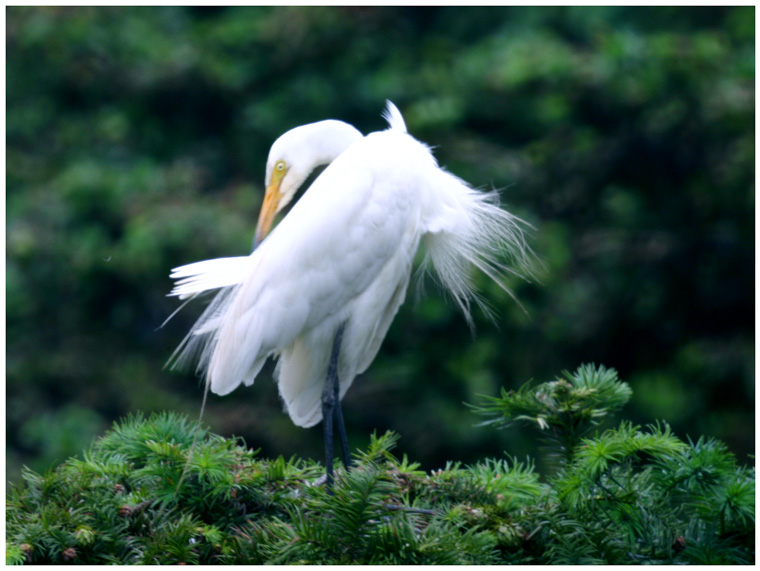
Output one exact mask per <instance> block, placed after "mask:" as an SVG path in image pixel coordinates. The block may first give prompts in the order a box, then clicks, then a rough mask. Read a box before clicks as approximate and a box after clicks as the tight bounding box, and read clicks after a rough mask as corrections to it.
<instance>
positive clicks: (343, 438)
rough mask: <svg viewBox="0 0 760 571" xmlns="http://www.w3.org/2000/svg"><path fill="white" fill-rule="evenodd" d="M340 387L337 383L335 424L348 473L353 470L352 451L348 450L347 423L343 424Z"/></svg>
mask: <svg viewBox="0 0 760 571" xmlns="http://www.w3.org/2000/svg"><path fill="white" fill-rule="evenodd" d="M339 390H340V388H339V385H338V383H335V412H334V413H333V414H335V424H336V425H337V426H338V438H340V448H341V451H342V452H343V466H345V468H346V472H348V471H349V470H350V469H351V451H350V450H349V449H348V436H347V435H346V423H345V422H343V408H342V407H341V405H340V394H339Z"/></svg>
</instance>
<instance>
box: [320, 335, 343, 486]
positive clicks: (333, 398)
mask: <svg viewBox="0 0 760 571" xmlns="http://www.w3.org/2000/svg"><path fill="white" fill-rule="evenodd" d="M343 327H344V325H341V326H340V327H339V328H338V332H337V333H336V334H335V341H333V347H332V353H331V354H330V364H329V366H328V367H327V379H325V387H324V389H322V425H323V427H324V436H325V468H326V474H327V489H328V490H329V491H330V493H332V484H333V428H334V423H335V422H336V421H337V422H338V435H339V437H340V440H341V442H340V443H341V446H342V447H343V457H344V461H345V457H346V455H347V451H348V440H347V438H346V427H345V426H344V425H343V413H342V411H341V409H340V395H339V390H340V388H339V387H340V385H339V381H338V356H339V355H340V344H341V341H342V340H343Z"/></svg>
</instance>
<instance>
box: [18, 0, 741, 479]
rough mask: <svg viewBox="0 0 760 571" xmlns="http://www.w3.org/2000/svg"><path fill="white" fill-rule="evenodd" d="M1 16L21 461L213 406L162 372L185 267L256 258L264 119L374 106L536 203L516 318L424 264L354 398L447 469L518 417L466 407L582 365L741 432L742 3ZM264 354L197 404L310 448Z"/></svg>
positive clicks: (50, 459)
mask: <svg viewBox="0 0 760 571" xmlns="http://www.w3.org/2000/svg"><path fill="white" fill-rule="evenodd" d="M6 14H7V16H6V18H7V20H6V24H7V30H6V32H7V39H6V42H7V75H6V77H7V124H6V129H7V130H6V140H7V155H6V158H7V172H6V183H7V218H6V225H7V235H6V238H7V257H6V300H7V324H6V327H7V346H6V357H7V360H6V362H7V388H6V390H7V411H6V412H7V421H6V422H7V466H8V468H7V470H8V478H10V479H12V480H13V479H16V478H17V477H18V474H19V471H20V466H21V465H22V464H26V465H29V466H30V467H32V468H34V469H36V470H44V469H46V468H48V467H50V466H52V465H54V464H56V463H58V462H60V461H62V460H64V459H65V458H66V457H68V456H69V455H72V454H76V453H78V452H80V451H81V450H82V448H84V447H86V446H87V444H88V443H89V441H90V440H91V438H92V437H93V436H95V435H98V434H100V433H101V432H102V431H103V430H104V429H105V428H106V427H108V426H109V425H110V423H111V422H112V421H113V420H114V419H116V418H119V417H121V416H124V415H126V414H127V413H130V412H135V411H138V410H141V411H146V412H148V411H153V410H175V411H180V412H185V413H187V414H189V415H191V416H193V417H195V416H197V414H198V410H199V407H200V402H201V396H202V391H201V389H200V385H199V381H198V379H197V378H196V377H195V376H194V375H193V374H192V373H191V372H190V373H187V374H178V373H174V372H169V371H166V370H162V366H163V364H164V363H165V361H166V360H167V359H168V357H169V355H170V354H171V352H172V350H173V349H174V347H175V346H176V345H177V344H178V343H179V342H180V340H181V339H182V338H183V336H184V335H185V333H186V332H187V330H188V329H189V327H190V326H191V324H192V323H193V322H194V320H195V318H196V317H197V316H198V315H199V314H200V312H201V311H202V309H203V305H202V304H195V305H194V306H189V307H187V308H185V309H184V310H183V311H182V312H180V313H179V314H178V315H177V316H176V317H175V318H174V319H172V320H171V321H170V322H169V323H168V324H167V325H166V326H165V327H163V328H160V325H161V323H162V322H163V321H164V320H165V319H166V318H167V317H168V316H169V315H170V314H171V312H172V311H173V310H174V309H176V308H177V306H178V302H177V300H176V299H173V298H172V299H170V298H167V297H166V294H167V292H168V291H169V290H170V288H171V283H170V280H169V278H168V275H169V271H170V269H171V268H173V267H175V266H178V265H181V264H185V263H189V262H192V261H196V260H201V259H206V258H211V257H218V256H231V255H245V254H247V253H248V251H249V249H250V244H251V239H252V236H253V231H254V226H255V221H256V217H257V214H258V209H259V206H260V203H261V200H262V196H263V188H262V186H263V178H264V166H265V161H266V157H267V153H268V150H269V146H270V145H271V143H272V142H273V141H274V140H275V139H276V138H277V137H278V136H279V135H280V134H282V133H283V132H284V131H286V130H287V129H290V128H292V127H294V126H297V125H300V124H303V123H308V122H313V121H317V120H321V119H326V118H336V119H341V120H345V121H348V122H350V123H352V124H354V125H355V126H356V127H357V128H359V129H360V130H361V131H363V132H365V133H366V132H371V131H374V130H378V129H383V128H385V124H384V121H383V120H382V119H381V117H380V113H381V111H382V109H383V106H384V102H385V100H386V99H391V100H392V101H394V102H395V103H396V104H397V105H398V106H399V108H400V109H401V111H402V113H404V115H405V117H406V120H407V123H408V126H409V129H410V132H411V133H412V134H413V135H415V136H416V137H417V138H419V139H420V140H422V141H425V142H426V143H428V144H430V145H433V146H435V153H436V155H437V157H438V159H439V161H440V162H441V163H442V164H444V165H446V166H447V168H448V169H449V170H451V171H452V172H454V173H455V174H457V175H459V176H461V177H463V178H465V179H466V180H468V181H469V182H470V183H472V184H473V185H475V186H478V187H484V188H490V187H496V188H499V189H502V191H501V193H502V201H503V203H504V204H505V206H506V207H507V208H508V209H509V210H510V211H512V212H514V213H515V214H517V215H519V216H521V217H523V218H524V219H526V220H528V221H530V222H531V223H532V224H533V225H535V227H536V231H535V232H534V233H533V235H532V237H531V243H532V246H533V248H534V250H535V251H536V252H537V253H538V255H539V256H540V257H541V258H542V259H543V260H544V262H545V264H546V270H545V272H544V273H543V274H542V275H541V277H540V283H532V284H528V283H524V282H519V281H514V283H513V286H514V288H515V291H516V293H517V296H518V298H519V299H520V300H521V302H522V303H523V304H524V305H525V307H526V309H527V311H528V313H529V317H526V316H525V314H524V313H523V312H522V311H521V310H520V308H519V307H518V306H517V305H516V304H515V303H514V302H513V301H512V300H510V299H509V297H508V296H507V295H506V294H505V293H503V292H501V291H500V290H498V288H496V287H494V286H493V285H492V284H490V283H488V281H487V280H486V279H484V278H483V276H479V277H478V283H479V284H480V285H481V287H482V288H483V290H484V295H485V297H486V298H487V299H488V300H489V302H490V304H491V305H492V306H493V307H494V308H495V311H496V314H497V317H498V323H497V324H493V323H491V322H490V321H488V319H487V318H485V316H483V315H482V314H478V315H476V322H477V335H476V337H475V338H473V337H472V336H471V335H470V332H469V331H468V328H467V326H466V323H465V322H464V320H463V318H462V317H461V315H459V314H458V313H457V311H456V310H455V308H454V306H453V305H452V304H451V303H448V302H447V301H446V300H445V298H444V297H443V296H442V295H441V293H440V291H438V290H437V289H436V287H435V286H434V285H433V284H430V287H427V296H426V297H423V298H421V299H419V300H418V301H415V300H414V299H410V300H409V301H407V303H406V304H405V305H404V307H403V308H402V310H401V312H400V314H399V315H398V317H397V319H396V321H395V323H394V325H393V327H392V328H391V330H390V333H389V335H388V338H387V339H386V342H385V344H384V346H383V349H382V351H381V353H380V355H379V356H378V358H377V360H376V361H375V363H374V364H373V365H372V367H371V368H370V369H369V371H368V372H367V373H366V374H364V375H363V376H362V377H359V378H358V379H357V381H356V382H355V384H354V386H353V387H352V389H351V390H350V391H349V393H348V395H347V396H346V398H345V400H344V411H345V415H346V422H347V425H348V430H349V433H350V437H351V441H352V445H353V446H364V445H365V444H366V442H367V441H368V438H369V434H370V433H371V432H372V431H373V430H377V431H379V432H383V431H385V430H386V429H389V428H392V429H394V430H396V431H398V432H399V433H400V434H401V435H402V439H401V443H400V447H399V450H398V451H399V453H404V452H405V453H408V454H409V456H410V457H411V458H412V459H413V460H417V461H420V462H422V464H423V467H424V468H426V469H432V468H436V467H439V466H441V465H442V464H443V463H444V462H445V461H446V460H460V461H464V462H472V461H475V460H476V459H479V458H482V457H483V456H486V455H496V456H498V455H501V454H502V453H503V452H504V451H507V452H509V453H511V454H516V455H518V456H524V455H525V454H532V453H533V451H534V450H535V448H534V439H533V437H532V435H528V434H524V433H523V432H522V431H520V430H511V431H506V432H497V431H494V430H493V429H491V428H487V427H477V426H475V425H476V424H477V422H478V421H479V419H478V418H477V417H475V416H474V415H473V414H472V413H471V412H469V411H468V409H467V408H466V406H465V405H464V404H463V403H464V402H469V403H473V402H477V400H478V397H477V395H479V394H486V395H495V394H497V392H498V390H499V388H500V387H502V386H504V387H507V388H516V387H517V386H519V385H520V384H522V383H523V382H525V381H527V380H528V379H531V378H533V379H535V380H537V381H545V380H550V379H552V378H554V377H555V376H556V375H557V374H559V373H560V371H562V370H563V369H568V370H574V369H575V368H576V367H577V366H578V365H579V364H581V363H583V362H595V363H603V364H605V365H606V366H609V367H614V368H616V369H618V371H619V372H620V375H621V377H622V378H623V379H624V380H627V381H629V382H630V383H631V385H632V386H633V389H634V397H633V401H632V402H631V403H630V404H629V405H628V406H627V407H626V408H625V409H624V411H623V415H624V416H626V417H628V418H631V419H633V420H634V421H636V422H639V423H648V422H652V421H653V420H655V419H664V420H666V421H667V422H669V423H670V424H671V425H672V427H673V428H674V430H675V432H676V433H677V434H679V435H680V436H682V437H683V436H687V435H688V436H691V437H692V438H695V439H696V438H697V437H698V436H700V435H702V434H705V435H711V436H715V437H718V438H720V439H722V440H724V441H726V442H727V443H728V445H729V446H730V448H731V449H732V450H733V451H734V452H735V453H737V454H738V455H739V458H740V460H742V461H751V459H749V458H748V457H747V455H748V454H752V453H754V434H755V430H754V363H755V360H754V206H755V204H754V200H755V199H754V164H755V158H754V153H755V148H754V141H755V136H754V121H755V113H754V109H755V92H754V74H755V27H754V22H755V12H754V8H753V7H738V8H737V7H733V8H731V7H725V8H690V7H675V8H665V7H663V8H640V7H636V8H630V7H612V8H601V7H598V8H580V7H558V8H548V7H533V8H518V7H508V8H495V7H492V8H457V7H441V8H433V7H431V8H392V7H381V8H372V7H360V8H351V7H328V8H310V7H298V8H286V7H277V8H265V7H249V8H240V7H236V8H182V7H168V8H158V7H149V8H146V7H130V8H116V7H114V8H99V7H79V8H45V7H10V8H7V12H6ZM271 370H272V367H271V364H270V366H268V368H267V369H265V371H264V374H262V376H261V377H259V379H258V380H257V382H256V384H255V385H254V387H252V388H241V389H238V390H237V391H235V392H234V393H232V394H231V395H229V396H227V397H223V398H220V397H216V396H211V397H210V401H209V405H208V410H207V413H206V417H205V421H206V422H207V423H208V424H209V425H210V426H211V427H212V429H213V430H214V431H215V432H218V433H221V434H224V435H233V434H235V435H242V436H244V437H245V439H246V441H247V442H248V445H249V446H251V447H253V448H261V449H262V453H263V454H266V455H268V456H274V455H278V454H283V455H285V456H286V457H287V456H290V455H292V454H300V455H306V456H312V457H315V458H320V456H321V451H322V448H321V428H320V427H317V428H314V429H310V430H303V429H300V428H296V427H294V426H293V425H292V424H291V423H290V420H289V419H288V417H287V415H285V414H284V413H283V412H282V407H281V404H280V403H279V402H278V397H277V392H276V387H275V386H274V383H272V382H271V380H270V379H271Z"/></svg>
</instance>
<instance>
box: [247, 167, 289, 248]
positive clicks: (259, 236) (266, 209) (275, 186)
mask: <svg viewBox="0 0 760 571" xmlns="http://www.w3.org/2000/svg"><path fill="white" fill-rule="evenodd" d="M281 182H282V178H279V179H276V180H274V181H273V182H272V184H270V185H269V186H268V187H267V191H266V193H265V194H264V203H263V204H262V205H261V212H260V213H259V222H258V224H257V225H256V237H255V238H254V241H253V248H254V250H255V249H256V248H257V247H258V245H259V244H261V242H262V241H263V240H264V238H266V237H267V234H269V231H270V230H271V229H272V222H274V215H275V214H277V205H279V204H280V199H281V198H282V194H281V193H280V183H281Z"/></svg>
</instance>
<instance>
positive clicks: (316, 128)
mask: <svg viewBox="0 0 760 571" xmlns="http://www.w3.org/2000/svg"><path fill="white" fill-rule="evenodd" d="M361 138H362V134H361V133H360V132H359V131H358V130H357V129H355V128H354V127H352V126H351V125H349V124H348V123H343V122H342V121H334V120H327V121H319V122H318V123H310V124H308V125H302V126H301V127H296V128H295V129H291V130H290V131H288V132H287V133H285V134H284V135H282V136H281V137H280V138H279V139H277V140H276V141H275V142H274V144H273V145H272V148H271V149H270V150H269V158H268V159H267V170H266V179H265V183H266V193H265V194H264V203H263V204H262V206H261V213H260V214H259V222H258V225H257V227H256V237H255V240H254V248H255V247H256V246H258V245H259V244H260V243H261V242H262V241H263V240H264V238H266V235H267V234H268V233H269V231H270V229H271V228H272V223H273V222H274V217H275V215H276V214H277V213H278V212H279V211H280V210H282V209H283V208H284V207H285V206H286V205H287V204H288V203H289V202H290V201H291V200H293V196H295V194H296V191H297V190H298V189H299V187H300V186H301V185H302V184H303V182H304V181H305V180H306V179H307V178H308V176H309V175H310V174H311V172H312V171H313V170H314V169H315V168H316V167H318V166H321V165H326V164H329V163H331V162H332V161H333V160H334V159H335V158H336V157H337V156H338V155H340V154H341V153H342V152H343V151H345V150H346V149H347V148H348V147H349V146H351V145H352V144H353V143H354V142H356V141H357V140H359V139H361Z"/></svg>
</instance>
